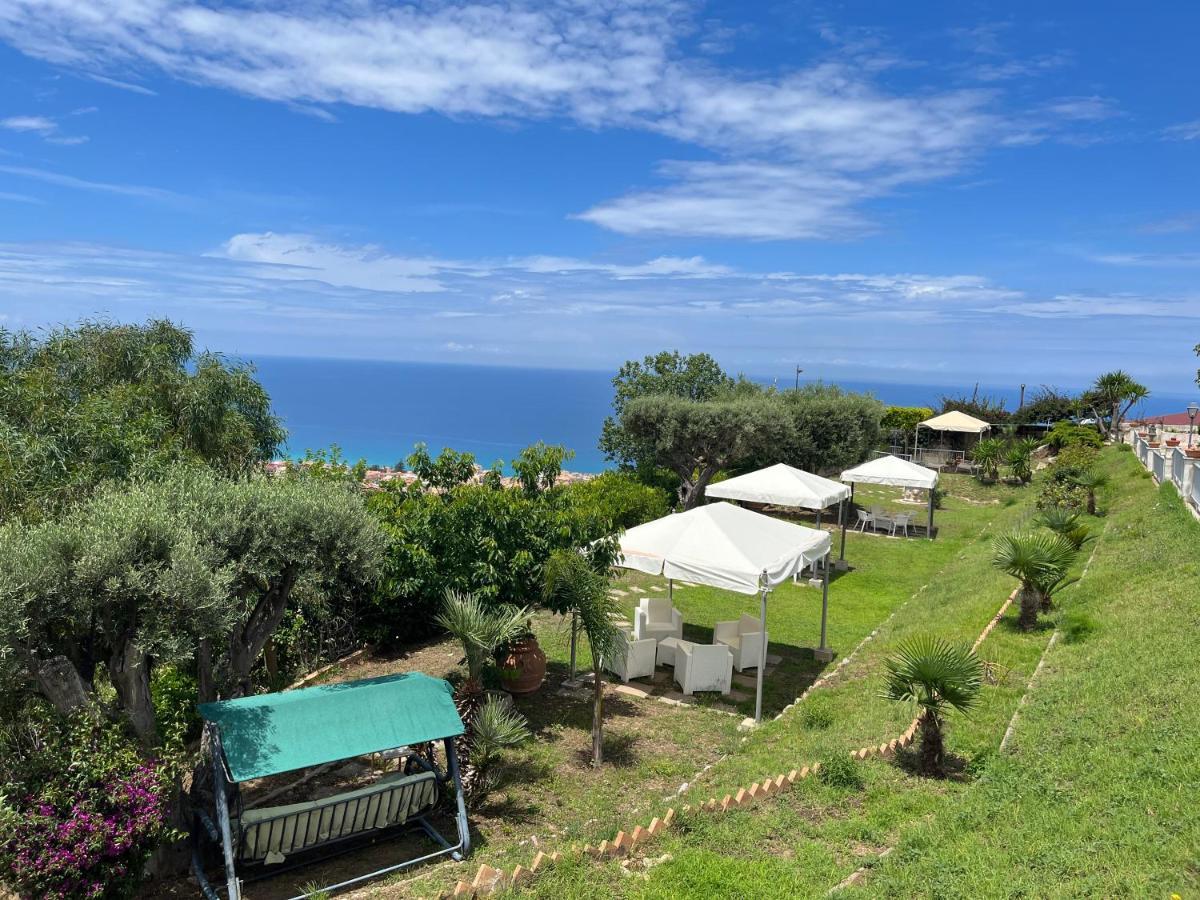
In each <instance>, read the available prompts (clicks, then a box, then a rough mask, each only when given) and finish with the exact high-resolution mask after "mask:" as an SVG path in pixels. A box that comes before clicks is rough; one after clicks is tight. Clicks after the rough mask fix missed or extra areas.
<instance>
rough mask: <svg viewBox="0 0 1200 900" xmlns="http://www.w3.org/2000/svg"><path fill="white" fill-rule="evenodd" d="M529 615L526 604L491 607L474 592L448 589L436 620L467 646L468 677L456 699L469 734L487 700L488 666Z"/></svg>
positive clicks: (465, 650)
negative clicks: (484, 683) (484, 696)
mask: <svg viewBox="0 0 1200 900" xmlns="http://www.w3.org/2000/svg"><path fill="white" fill-rule="evenodd" d="M529 615H530V613H529V609H528V608H526V607H520V608H518V607H516V606H511V605H503V606H496V607H488V606H485V605H484V604H483V603H481V602H480V600H479V598H478V597H476V596H475V595H474V594H469V593H461V592H459V591H454V590H447V591H446V595H445V598H444V599H443V601H442V611H441V612H440V613H439V614H438V616H437V619H436V621H437V623H438V624H439V625H440V626H442V627H443V628H445V629H446V630H447V631H448V632H450V635H451V637H453V638H455V639H456V640H458V642H459V643H460V644H462V647H463V656H464V657H465V659H466V663H467V680H466V681H464V682H463V683H462V684H461V685H459V687H458V690H457V691H456V692H455V697H454V702H455V704H456V705H457V706H458V714H459V715H460V716H461V717H462V720H463V725H464V726H466V729H467V733H468V734H469V733H470V731H471V724H472V723H473V722H474V721H475V714H476V712H477V710H478V709H479V704H480V702H481V701H482V699H483V667H484V665H486V664H487V662H488V660H490V659H491V658H492V656H493V654H495V652H496V648H497V647H499V646H500V645H501V644H503V643H504V642H505V641H508V640H512V639H513V638H515V637H516V636H517V635H519V634H520V633H521V631H522V629H523V628H524V627H525V621H526V619H528V618H529Z"/></svg>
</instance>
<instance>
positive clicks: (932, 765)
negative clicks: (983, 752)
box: [883, 635, 983, 777]
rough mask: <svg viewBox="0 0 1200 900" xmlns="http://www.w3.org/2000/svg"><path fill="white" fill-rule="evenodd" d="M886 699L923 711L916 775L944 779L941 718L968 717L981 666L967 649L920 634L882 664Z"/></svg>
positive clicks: (972, 704)
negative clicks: (952, 712)
mask: <svg viewBox="0 0 1200 900" xmlns="http://www.w3.org/2000/svg"><path fill="white" fill-rule="evenodd" d="M883 665H884V669H885V672H886V675H885V679H886V680H885V686H884V691H883V697H884V698H885V699H887V700H896V701H899V702H909V703H915V704H916V705H917V706H918V707H919V708H920V710H921V725H920V728H921V749H920V755H919V759H920V766H919V768H920V771H921V773H922V774H923V775H935V776H938V777H941V776H943V775H945V774H946V748H945V736H944V730H945V715H946V711H947V710H948V709H955V710H958V711H959V712H962V713H965V712H968V711H969V710H970V709H971V707H972V706H974V705H975V701H976V699H977V698H978V696H979V688H980V685H981V684H982V683H983V664H982V663H981V662H980V661H979V657H977V656H976V655H975V652H974V651H973V650H971V648H970V647H967V646H965V645H958V644H951V643H949V642H948V641H946V640H944V639H942V638H939V637H933V636H931V635H918V636H917V637H914V638H912V639H910V640H908V641H906V642H905V643H904V644H902V645H901V646H900V647H899V649H898V650H897V651H896V653H895V655H894V656H892V657H890V658H888V659H886V660H884V663H883Z"/></svg>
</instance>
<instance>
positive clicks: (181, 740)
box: [150, 665, 200, 750]
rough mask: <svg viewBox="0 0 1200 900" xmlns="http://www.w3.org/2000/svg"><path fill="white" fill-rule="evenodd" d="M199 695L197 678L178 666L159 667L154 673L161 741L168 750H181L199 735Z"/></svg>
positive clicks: (152, 690) (152, 681) (153, 691)
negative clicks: (197, 701)
mask: <svg viewBox="0 0 1200 900" xmlns="http://www.w3.org/2000/svg"><path fill="white" fill-rule="evenodd" d="M197 693H198V691H197V687H196V679H195V678H194V677H192V676H191V675H189V674H187V673H186V672H182V671H180V670H179V669H177V668H176V667H175V666H172V665H163V666H157V667H155V669H154V671H153V672H152V673H151V675H150V696H151V698H152V700H153V703H154V718H155V721H156V723H157V725H158V735H159V738H160V739H161V740H162V743H163V746H164V747H165V748H167V749H168V750H180V749H182V748H183V747H184V746H186V745H187V743H188V741H190V740H192V739H193V738H195V737H197V736H198V735H199V734H200V716H199V715H198V714H197V712H196V696H197Z"/></svg>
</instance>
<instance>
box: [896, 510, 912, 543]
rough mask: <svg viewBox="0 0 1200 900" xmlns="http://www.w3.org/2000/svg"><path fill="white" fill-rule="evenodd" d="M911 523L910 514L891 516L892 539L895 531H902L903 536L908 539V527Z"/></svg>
mask: <svg viewBox="0 0 1200 900" xmlns="http://www.w3.org/2000/svg"><path fill="white" fill-rule="evenodd" d="M912 521H913V515H912V513H900V514H899V515H897V516H892V537H895V536H896V532H897V531H903V532H904V536H905V537H908V526H909V525H911V524H912Z"/></svg>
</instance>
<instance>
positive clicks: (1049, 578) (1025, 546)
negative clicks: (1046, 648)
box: [992, 531, 1079, 631]
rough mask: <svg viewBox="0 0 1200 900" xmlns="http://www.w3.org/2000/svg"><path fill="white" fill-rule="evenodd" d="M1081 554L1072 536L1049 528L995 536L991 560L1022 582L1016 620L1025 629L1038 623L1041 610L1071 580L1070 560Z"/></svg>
mask: <svg viewBox="0 0 1200 900" xmlns="http://www.w3.org/2000/svg"><path fill="white" fill-rule="evenodd" d="M1078 554H1079V551H1078V550H1076V549H1075V547H1074V546H1073V545H1072V544H1071V542H1070V541H1069V540H1067V539H1066V538H1065V537H1063V536H1062V535H1061V534H1055V533H1054V532H1050V531H1033V532H1025V533H1021V532H1018V533H1015V534H1006V535H1002V536H1000V537H998V538H996V540H995V542H994V543H993V545H992V564H993V565H994V566H995V567H996V568H997V569H999V570H1000V571H1002V572H1005V573H1007V574H1009V575H1011V576H1013V577H1014V578H1016V579H1018V580H1019V581H1020V582H1021V586H1020V604H1021V607H1020V608H1021V611H1020V615H1019V616H1018V618H1017V624H1018V625H1019V626H1020V627H1021V629H1022V630H1023V631H1030V630H1032V629H1033V628H1034V627H1035V626H1036V625H1037V617H1038V610H1039V609H1041V608H1043V606H1044V605H1046V604H1048V602H1049V598H1050V597H1051V596H1053V594H1055V593H1056V592H1057V591H1059V590H1061V589H1062V588H1064V587H1066V585H1067V584H1068V583H1069V581H1068V580H1067V578H1068V574H1069V572H1070V571H1071V564H1072V563H1074V562H1075V557H1076V556H1077V555H1078Z"/></svg>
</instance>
